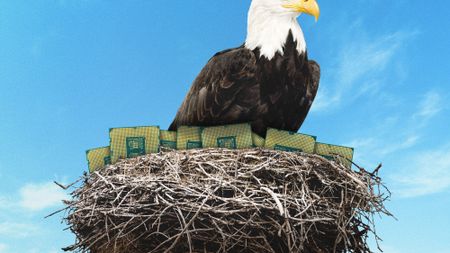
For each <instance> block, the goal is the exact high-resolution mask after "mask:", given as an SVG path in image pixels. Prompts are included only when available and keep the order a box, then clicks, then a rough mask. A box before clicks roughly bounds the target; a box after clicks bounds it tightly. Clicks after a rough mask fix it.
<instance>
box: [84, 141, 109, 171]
mask: <svg viewBox="0 0 450 253" xmlns="http://www.w3.org/2000/svg"><path fill="white" fill-rule="evenodd" d="M86 158H87V161H88V167H89V172H91V173H92V172H94V171H96V170H99V169H101V168H104V167H106V165H109V164H111V156H110V152H109V146H108V147H102V148H94V149H90V150H88V151H86Z"/></svg>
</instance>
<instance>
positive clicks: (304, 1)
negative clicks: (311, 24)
mask: <svg viewBox="0 0 450 253" xmlns="http://www.w3.org/2000/svg"><path fill="white" fill-rule="evenodd" d="M295 1H296V2H295V3H289V4H283V7H284V8H288V9H293V10H294V11H296V12H299V13H306V14H309V15H311V16H314V17H315V18H316V22H317V20H318V19H319V16H320V8H319V4H317V2H316V0H295Z"/></svg>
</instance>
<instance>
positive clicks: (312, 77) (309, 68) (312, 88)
mask: <svg viewBox="0 0 450 253" xmlns="http://www.w3.org/2000/svg"><path fill="white" fill-rule="evenodd" d="M299 72H301V75H302V80H303V81H302V82H301V83H302V84H303V85H304V86H303V87H302V89H305V90H304V91H303V92H302V93H300V94H301V96H300V97H298V98H295V99H293V101H297V102H299V104H298V105H297V106H293V108H296V112H295V113H293V114H294V115H296V117H292V118H293V119H294V121H293V122H292V123H293V125H291V126H288V128H290V130H291V131H298V129H299V128H300V127H301V126H302V125H303V122H304V120H305V119H306V116H307V115H308V113H309V110H310V109H311V106H312V104H313V102H314V99H315V98H316V95H317V91H318V90H319V82H320V66H319V64H318V63H317V62H315V61H311V60H309V61H308V60H307V59H306V64H305V65H304V69H303V70H302V71H299Z"/></svg>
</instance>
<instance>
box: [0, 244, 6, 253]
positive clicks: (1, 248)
mask: <svg viewBox="0 0 450 253" xmlns="http://www.w3.org/2000/svg"><path fill="white" fill-rule="evenodd" d="M7 249H8V245H6V244H4V243H0V253H6V250H7Z"/></svg>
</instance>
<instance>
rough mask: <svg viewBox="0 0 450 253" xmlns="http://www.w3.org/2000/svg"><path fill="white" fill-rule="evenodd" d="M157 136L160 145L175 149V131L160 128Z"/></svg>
mask: <svg viewBox="0 0 450 253" xmlns="http://www.w3.org/2000/svg"><path fill="white" fill-rule="evenodd" d="M159 138H160V145H161V147H165V148H170V149H177V132H173V131H166V130H161V132H160V135H159Z"/></svg>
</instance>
